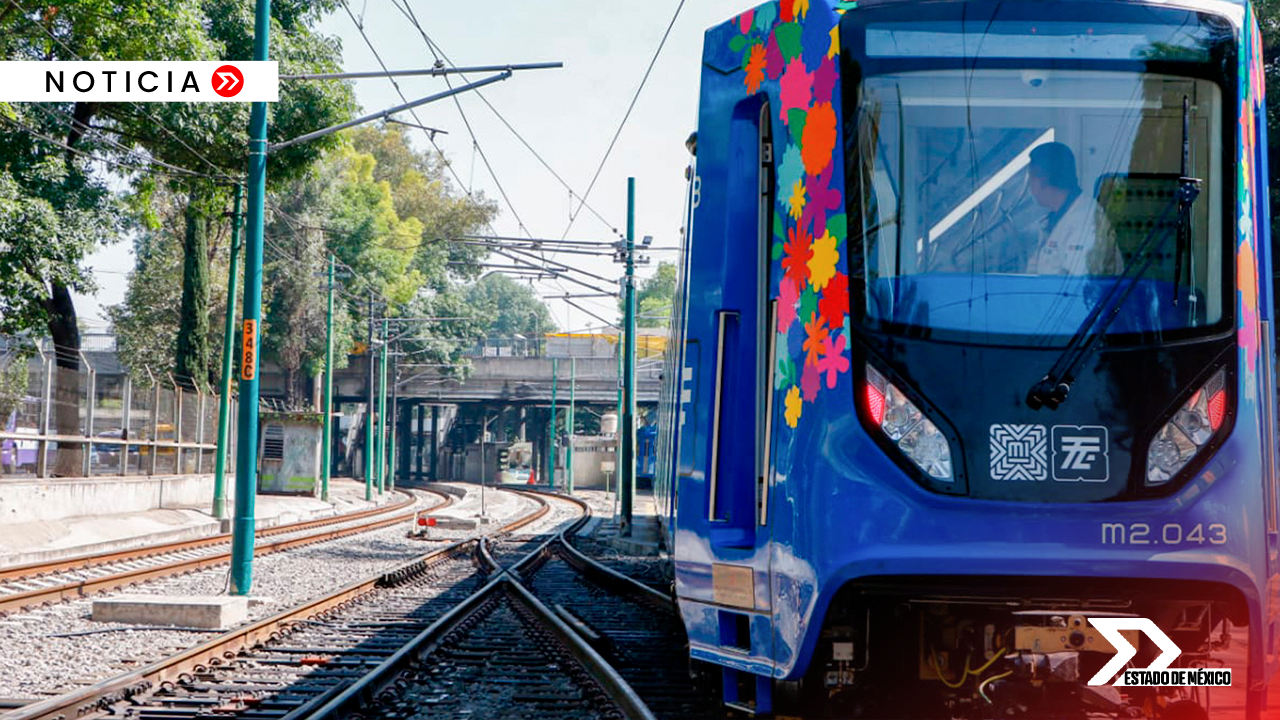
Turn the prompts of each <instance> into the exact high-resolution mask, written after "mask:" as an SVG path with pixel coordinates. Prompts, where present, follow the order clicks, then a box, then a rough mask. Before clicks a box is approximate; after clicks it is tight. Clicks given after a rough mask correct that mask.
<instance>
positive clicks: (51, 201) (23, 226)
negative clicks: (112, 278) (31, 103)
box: [0, 118, 118, 333]
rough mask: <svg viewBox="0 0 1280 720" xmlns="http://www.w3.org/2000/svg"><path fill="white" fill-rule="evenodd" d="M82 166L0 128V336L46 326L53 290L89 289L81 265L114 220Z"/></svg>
mask: <svg viewBox="0 0 1280 720" xmlns="http://www.w3.org/2000/svg"><path fill="white" fill-rule="evenodd" d="M24 119H26V118H24ZM28 120H29V122H30V124H32V125H37V124H40V120H39V119H37V118H29V119H28ZM48 129H49V130H51V131H53V132H56V129H54V128H48ZM82 165H83V161H80V160H77V159H75V158H74V156H73V157H72V158H71V159H68V158H67V157H66V156H64V155H62V154H55V153H52V152H50V151H49V149H48V147H47V146H46V145H45V144H44V143H41V142H40V141H39V140H38V139H36V138H34V137H32V136H31V135H28V134H26V133H24V132H20V131H17V130H15V129H14V128H13V127H12V126H10V125H7V124H0V332H5V333H10V332H18V331H22V330H30V329H35V328H38V327H41V326H43V325H44V324H45V323H46V322H47V321H48V319H49V306H48V298H49V297H50V293H51V289H52V287H53V286H55V285H61V286H63V287H68V288H72V289H75V290H80V291H85V290H88V289H90V288H92V286H93V284H92V278H91V277H90V276H89V275H88V274H86V273H85V272H84V271H83V269H82V268H81V262H82V261H83V259H84V257H85V256H86V255H87V254H88V253H89V252H91V251H92V249H93V247H94V246H95V245H96V244H97V243H98V242H100V241H109V240H111V239H113V238H114V237H115V233H116V231H117V227H118V221H117V220H116V216H115V203H114V201H113V200H112V198H111V197H110V195H109V193H108V191H107V189H106V187H105V185H104V184H103V183H102V182H101V181H98V180H95V179H93V178H91V177H89V176H88V175H87V174H86V173H85V172H84V171H83V170H82Z"/></svg>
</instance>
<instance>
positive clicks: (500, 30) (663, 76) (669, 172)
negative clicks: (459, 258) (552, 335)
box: [77, 0, 754, 328]
mask: <svg viewBox="0 0 1280 720" xmlns="http://www.w3.org/2000/svg"><path fill="white" fill-rule="evenodd" d="M396 1H397V2H401V3H402V4H403V2H404V0H396ZM347 2H348V3H349V6H350V8H351V11H352V13H354V14H355V15H356V17H357V18H358V19H361V21H362V23H363V26H364V30H365V33H366V34H367V35H368V37H369V39H370V40H371V41H372V42H373V43H374V46H375V48H376V49H377V51H378V53H379V54H380V55H381V56H382V59H383V60H384V61H385V62H386V64H387V66H388V67H390V68H392V69H406V68H416V67H429V66H430V65H431V64H432V63H433V62H434V58H433V57H432V54H431V52H430V51H429V50H428V47H427V44H426V42H425V41H424V40H423V38H422V36H421V34H419V32H418V30H417V28H415V27H414V26H413V25H412V23H410V22H409V21H408V20H407V19H406V18H405V16H404V15H403V14H402V13H401V12H400V11H398V10H397V9H396V7H395V5H394V4H393V2H392V0H347ZM408 2H410V3H411V6H412V8H413V12H414V14H415V15H416V17H417V19H418V21H419V22H420V23H421V25H422V28H423V29H424V30H425V31H426V32H427V34H428V35H429V36H430V37H431V39H432V40H434V41H435V42H436V43H437V44H438V45H439V46H440V48H441V49H442V50H443V51H444V52H445V53H446V54H447V55H448V56H449V58H450V59H451V60H452V61H453V62H454V63H455V64H456V65H459V66H469V65H489V64H506V63H523V62H545V61H562V62H564V63H565V67H564V68H563V69H559V70H536V71H527V72H519V73H516V75H515V76H514V77H512V78H511V79H509V80H507V81H505V82H502V83H498V84H495V85H490V86H489V87H487V88H485V89H484V90H482V91H481V92H482V93H483V94H484V96H485V97H486V98H487V99H488V100H489V102H490V103H492V104H493V105H494V107H496V108H497V110H498V111H499V112H501V113H502V114H503V115H504V116H505V117H506V119H507V121H508V122H509V123H511V125H512V126H513V127H514V128H515V129H516V130H517V131H518V132H519V133H520V134H521V135H523V136H524V138H525V139H526V140H527V141H528V142H529V144H530V145H531V146H532V147H533V148H534V149H535V150H537V152H538V153H539V154H540V155H542V157H543V158H544V159H545V160H546V161H547V162H548V163H549V164H550V165H551V166H552V167H553V168H555V170H556V171H557V172H558V173H559V174H560V175H561V177H563V178H564V179H565V181H566V182H567V183H568V184H569V186H570V187H572V188H573V190H574V192H575V193H577V194H579V195H581V194H582V193H584V192H586V189H587V186H588V185H589V184H590V182H591V178H592V176H593V175H594V174H595V171H596V168H597V167H598V166H599V164H600V160H601V158H602V157H603V155H604V152H605V149H606V148H607V147H608V145H609V141H610V139H611V138H612V137H613V134H614V132H615V131H616V130H617V128H618V124H619V122H620V121H621V119H622V116H623V114H624V113H625V112H626V109H627V104H628V103H629V102H630V100H631V97H632V95H633V94H634V93H635V90H636V87H637V86H638V85H639V83H640V79H641V77H643V75H644V72H645V68H646V67H647V66H648V63H649V61H650V59H651V58H652V56H653V53H654V50H655V49H656V48H657V46H658V42H659V40H660V39H661V38H662V34H663V32H664V31H665V30H666V28H667V25H668V24H669V23H670V21H671V17H672V14H673V13H674V12H675V9H676V6H677V5H678V4H679V2H680V0H655V1H651V2H599V1H592V0H537V1H534V0H520V1H519V2H508V3H502V4H489V3H484V4H481V3H475V2H463V3H459V2H452V1H451V2H446V1H445V0H408ZM753 4H754V3H753V2H751V0H686V2H685V5H684V8H683V10H682V11H681V14H680V16H679V18H678V20H677V21H676V24H675V27H674V29H673V30H672V32H671V37H670V38H669V39H668V40H667V45H666V48H665V49H664V50H663V53H662V56H661V57H660V58H659V59H658V62H657V65H656V66H655V68H654V71H653V74H652V75H651V76H650V78H649V82H648V84H647V85H646V86H645V88H644V91H643V93H642V94H641V96H640V100H639V102H638V104H637V105H636V109H635V111H634V112H633V113H632V115H631V118H630V120H628V122H627V126H626V128H625V129H624V130H623V133H622V136H621V138H620V139H619V141H618V145H617V147H616V148H615V149H614V151H613V154H612V155H611V156H610V158H609V161H608V163H607V164H606V165H605V167H604V171H603V172H602V173H601V175H600V179H599V180H598V181H597V183H596V186H595V189H594V190H592V192H591V196H590V198H589V199H588V202H589V203H590V205H591V206H593V207H594V208H595V209H596V210H598V211H599V212H600V213H601V214H602V215H603V216H604V217H605V218H607V219H608V220H609V224H605V223H603V222H601V221H600V220H599V219H597V218H596V217H594V216H593V215H592V214H591V213H590V212H588V211H587V210H583V211H582V213H581V214H580V215H579V217H578V218H577V220H576V222H575V223H574V224H573V227H572V229H571V230H570V231H569V234H568V237H569V238H571V239H582V240H611V239H613V238H614V235H613V233H612V230H611V228H615V227H616V228H617V229H618V230H619V231H624V230H625V223H626V182H627V177H628V176H634V177H635V178H636V184H637V192H636V205H637V215H636V236H637V239H638V238H640V237H643V236H645V235H652V236H653V237H654V247H673V246H675V245H676V243H677V241H678V238H679V230H680V224H681V221H682V210H683V203H684V193H685V180H684V169H685V167H686V165H687V164H688V161H689V156H688V152H687V151H686V150H685V147H684V141H685V139H686V138H687V137H688V135H689V133H690V132H692V131H693V130H694V129H695V126H696V119H697V100H698V98H697V95H698V78H699V69H700V57H701V52H702V37H703V33H704V32H705V30H706V29H707V28H708V27H710V26H712V25H715V24H717V23H719V22H721V21H724V20H727V19H729V18H730V17H732V16H733V15H735V14H737V13H738V12H741V11H742V10H744V9H746V8H748V7H750V6H751V5H753ZM320 30H321V31H322V32H324V33H326V34H331V35H336V36H337V37H338V38H340V39H341V41H342V48H343V56H344V62H345V68H346V69H347V70H352V71H356V70H377V69H378V64H377V61H376V60H375V59H374V57H373V54H372V53H371V52H370V50H369V48H368V46H367V45H366V44H365V42H364V40H363V39H362V38H361V36H360V33H359V32H358V31H357V29H356V27H355V24H354V23H352V21H351V19H350V18H349V17H348V15H347V13H346V12H345V11H343V10H341V9H340V10H339V11H338V12H337V13H336V14H334V15H333V16H331V17H329V18H326V19H325V20H324V21H323V22H322V23H321V25H320ZM480 77H483V76H472V77H471V79H472V80H476V79H479V78H480ZM400 86H401V88H402V89H403V90H404V92H405V94H406V96H408V97H409V99H410V100H414V99H417V98H419V97H423V96H426V95H429V94H432V93H435V92H439V91H441V90H443V89H445V85H444V82H443V81H442V80H440V79H435V78H402V79H400ZM282 91H287V84H286V85H284V86H283V87H282ZM356 92H357V96H358V98H359V101H360V103H361V104H362V105H363V106H364V108H365V110H366V111H376V110H383V109H386V108H389V107H391V106H393V105H397V104H400V103H401V102H402V101H401V100H400V97H399V96H398V95H397V94H396V92H395V89H394V88H393V87H392V85H391V83H390V81H388V80H386V79H374V80H360V81H357V82H356ZM459 99H460V102H461V105H462V109H463V110H464V111H465V113H466V117H467V119H468V120H469V121H470V124H471V128H472V130H473V131H474V133H475V137H476V139H477V140H478V141H479V144H480V147H481V148H482V149H483V151H484V153H485V155H487V157H488V159H489V162H490V164H491V165H492V167H493V171H494V174H496V176H497V180H498V182H500V183H501V184H502V187H503V188H504V189H505V190H506V193H507V196H508V197H509V198H510V201H511V205H512V206H514V209H515V212H514V213H513V212H512V210H511V209H510V207H508V206H507V204H506V203H505V202H503V201H502V198H501V195H500V194H499V191H498V187H497V185H496V184H495V182H494V179H493V178H492V177H491V176H490V175H489V172H488V171H487V170H486V169H485V167H484V163H483V161H482V160H481V159H480V157H479V156H478V155H477V154H476V153H475V152H474V150H473V146H472V139H471V136H470V135H469V134H468V132H467V127H466V125H465V124H464V122H463V120H462V118H461V117H460V115H459V112H458V109H457V107H456V106H455V104H454V103H453V101H451V100H445V101H441V102H437V103H434V104H431V105H427V106H424V107H422V108H419V109H418V111H417V113H418V117H419V118H420V119H421V120H422V122H423V123H424V124H426V125H430V126H433V127H438V128H440V129H442V130H445V131H447V132H448V135H437V136H436V142H437V143H438V144H439V145H440V147H441V148H442V149H444V151H445V153H446V154H447V156H448V157H449V158H450V159H451V160H452V162H453V165H454V169H455V170H456V171H457V174H458V176H459V177H460V178H461V179H462V182H463V184H470V185H471V187H472V189H473V190H474V191H476V192H483V193H484V194H485V195H486V196H488V197H490V198H493V199H495V200H497V201H498V202H499V203H500V205H501V208H502V212H501V214H500V215H499V217H498V219H497V220H496V221H495V222H494V229H495V230H496V231H497V233H498V234H500V235H524V231H523V230H521V227H520V222H519V221H517V218H516V215H518V216H519V220H520V221H523V224H524V227H525V229H526V230H527V232H528V233H529V234H531V235H532V236H533V237H540V238H557V239H558V238H560V237H561V236H562V235H563V234H564V233H565V230H566V228H568V227H569V218H570V212H571V210H572V209H575V208H576V203H574V204H572V205H571V203H570V197H569V191H568V190H567V189H566V188H565V187H564V186H563V185H561V184H560V182H559V181H557V180H556V179H555V177H554V176H553V175H552V174H551V173H550V172H548V171H547V170H546V169H545V168H544V167H543V166H542V165H541V163H539V162H538V160H537V159H536V158H535V157H534V156H533V155H532V154H531V153H530V152H529V151H528V150H527V149H525V148H524V147H523V146H522V145H521V144H520V142H519V141H518V140H517V139H516V138H515V136H514V135H513V134H512V133H511V131H509V130H508V129H506V128H505V127H504V126H503V124H502V122H501V121H500V120H498V118H497V117H496V116H495V115H494V114H493V112H492V111H490V110H489V109H488V108H487V107H486V106H485V105H484V103H483V102H482V101H481V100H480V98H478V97H476V96H474V95H473V94H466V95H462V96H460V98H459ZM400 117H401V118H402V119H404V120H408V121H412V117H410V116H409V114H408V113H403V114H402V115H401V116H400ZM411 137H413V138H414V139H415V141H416V142H417V143H419V145H420V146H421V147H429V145H428V144H427V142H426V138H425V135H424V133H421V132H419V131H413V134H412V135H411ZM128 254H129V250H128V248H127V244H118V245H116V246H114V247H112V248H109V249H106V250H104V251H101V252H99V253H97V254H96V255H95V256H94V257H93V258H92V260H91V262H92V263H93V267H94V268H95V271H97V272H98V275H97V279H98V283H99V285H100V286H101V288H102V289H101V290H100V292H99V293H98V296H97V298H96V300H95V299H94V298H78V305H77V307H78V309H79V310H80V313H81V315H82V316H85V317H86V319H89V320H91V321H92V319H93V317H94V316H100V315H101V311H100V309H99V307H100V306H102V305H110V304H113V303H117V302H120V300H121V299H122V297H123V291H124V280H125V276H124V275H123V274H122V271H127V270H128V269H129V267H130V266H131V264H132V260H131V258H130V257H129V256H128ZM650 254H651V256H652V258H653V265H652V266H650V267H648V268H642V269H641V271H640V274H641V275H642V276H643V275H648V274H650V273H652V271H653V267H654V266H656V264H657V262H658V261H659V260H660V259H663V258H666V259H674V257H675V253H672V252H653V253H650ZM552 259H554V260H558V261H560V262H563V263H565V264H570V265H574V266H577V267H581V268H583V269H586V270H590V271H591V272H594V273H595V274H597V275H601V276H604V277H608V278H615V277H618V276H620V275H621V272H622V269H621V266H618V265H614V264H613V263H612V261H611V259H610V258H607V257H606V258H601V259H597V258H584V257H581V256H569V255H565V256H552ZM504 262H505V261H504ZM598 284H600V285H603V283H598ZM535 287H536V289H537V290H538V291H539V293H541V294H542V295H544V296H552V295H563V294H565V293H566V292H575V293H576V292H579V291H581V292H590V291H589V290H587V289H586V288H582V287H580V286H576V285H573V284H571V283H568V282H563V281H562V282H560V283H556V282H542V283H538V284H537V285H536V286H535ZM616 287H617V285H616V283H615V284H612V285H608V286H606V287H605V289H608V290H615V289H616ZM577 302H579V303H581V304H583V305H585V306H586V307H588V308H590V309H592V310H594V311H595V312H596V313H597V314H599V315H602V316H604V317H605V318H608V319H611V320H612V319H613V318H614V317H615V316H616V307H617V306H616V301H615V300H612V299H607V298H606V299H598V298H597V299H579V300H577ZM549 304H550V305H551V308H552V312H553V314H554V315H555V318H556V320H557V322H558V323H559V324H560V325H561V327H569V328H580V327H584V326H586V325H596V326H598V325H599V322H598V321H596V320H595V319H593V318H591V317H589V316H587V315H586V314H584V313H582V312H578V311H576V310H573V309H572V308H570V307H569V306H568V305H567V304H565V303H563V302H558V301H551V302H550V303H549Z"/></svg>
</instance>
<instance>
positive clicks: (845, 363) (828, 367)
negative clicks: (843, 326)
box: [818, 335, 849, 390]
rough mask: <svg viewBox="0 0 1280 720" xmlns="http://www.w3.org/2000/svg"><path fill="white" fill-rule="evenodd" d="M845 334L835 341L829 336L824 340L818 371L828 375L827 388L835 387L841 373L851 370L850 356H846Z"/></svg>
mask: <svg viewBox="0 0 1280 720" xmlns="http://www.w3.org/2000/svg"><path fill="white" fill-rule="evenodd" d="M844 346H845V342H844V335H839V336H837V337H836V339H835V342H832V340H831V338H827V339H826V340H824V341H823V342H822V358H821V359H820V360H818V372H819V373H825V374H826V376H827V389H828V390H831V389H833V388H835V386H836V381H837V380H839V379H840V373H845V372H849V358H847V357H845V355H844V350H845V347H844Z"/></svg>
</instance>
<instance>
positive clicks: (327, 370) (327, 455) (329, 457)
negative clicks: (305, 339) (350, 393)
mask: <svg viewBox="0 0 1280 720" xmlns="http://www.w3.org/2000/svg"><path fill="white" fill-rule="evenodd" d="M336 262H337V260H336V258H334V256H332V255H330V256H329V311H328V314H327V316H326V318H325V335H324V442H323V448H322V449H321V451H320V499H321V500H323V501H324V502H329V470H330V466H331V465H333V266H334V264H335V263H336Z"/></svg>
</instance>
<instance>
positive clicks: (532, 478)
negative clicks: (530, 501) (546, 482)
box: [528, 467, 538, 485]
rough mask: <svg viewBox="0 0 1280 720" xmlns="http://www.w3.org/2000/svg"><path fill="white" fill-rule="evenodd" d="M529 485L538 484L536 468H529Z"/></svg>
mask: <svg viewBox="0 0 1280 720" xmlns="http://www.w3.org/2000/svg"><path fill="white" fill-rule="evenodd" d="M528 484H529V485H537V484H538V468H536V467H535V468H529V483H528Z"/></svg>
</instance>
